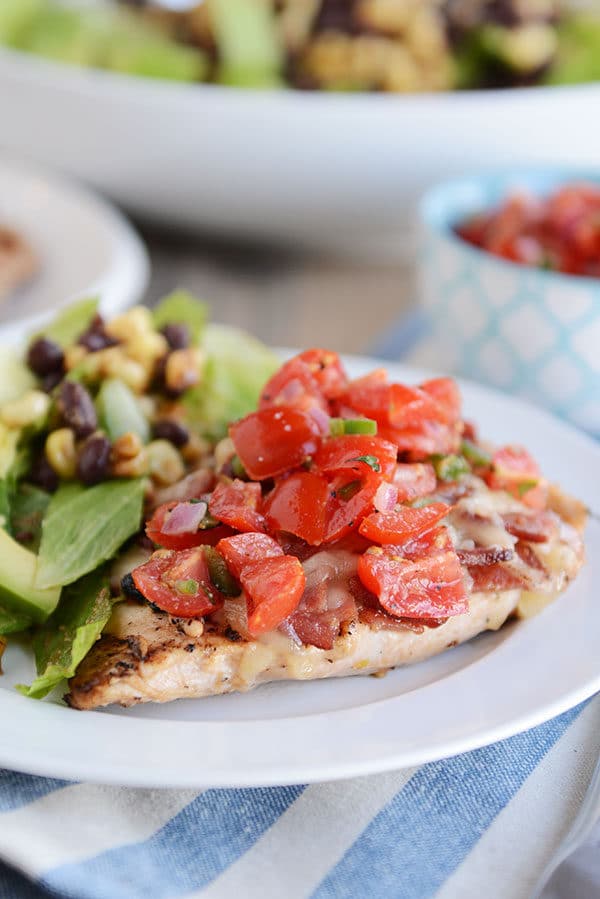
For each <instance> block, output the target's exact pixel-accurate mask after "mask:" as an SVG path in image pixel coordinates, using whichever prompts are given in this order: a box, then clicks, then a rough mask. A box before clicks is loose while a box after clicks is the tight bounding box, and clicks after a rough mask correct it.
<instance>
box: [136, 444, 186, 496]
mask: <svg viewBox="0 0 600 899" xmlns="http://www.w3.org/2000/svg"><path fill="white" fill-rule="evenodd" d="M146 450H147V453H148V458H149V460H150V477H151V478H152V480H153V481H155V482H156V483H157V484H160V485H162V486H165V487H166V486H168V485H169V484H174V483H175V482H176V481H179V480H181V478H182V477H183V476H184V474H185V468H184V465H183V459H182V458H181V453H180V452H178V450H176V449H175V447H174V446H173V444H172V443H169V441H168V440H153V441H152V443H149V444H148V446H147V447H146Z"/></svg>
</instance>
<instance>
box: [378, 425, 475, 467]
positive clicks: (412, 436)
mask: <svg viewBox="0 0 600 899" xmlns="http://www.w3.org/2000/svg"><path fill="white" fill-rule="evenodd" d="M379 436H381V437H384V438H385V439H386V440H389V441H390V442H391V443H395V444H396V446H397V447H398V452H399V453H401V454H402V455H403V456H404V458H406V459H408V460H410V461H412V462H422V461H424V460H425V459H428V458H429V457H430V456H448V455H450V454H451V453H456V452H457V451H458V449H459V447H460V437H461V434H460V427H459V425H456V426H454V427H451V426H450V425H445V424H441V423H440V422H438V421H425V422H423V423H422V425H421V426H420V427H419V428H391V427H387V426H386V425H380V427H379Z"/></svg>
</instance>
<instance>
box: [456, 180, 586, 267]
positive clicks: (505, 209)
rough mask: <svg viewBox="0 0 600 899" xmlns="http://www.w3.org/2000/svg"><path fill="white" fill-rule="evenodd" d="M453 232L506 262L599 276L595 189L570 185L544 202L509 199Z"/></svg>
mask: <svg viewBox="0 0 600 899" xmlns="http://www.w3.org/2000/svg"><path fill="white" fill-rule="evenodd" d="M456 231H457V234H458V235H459V236H460V237H462V239H463V240H466V241H467V242H468V243H471V244H474V245H475V246H476V247H479V248H481V249H483V250H487V251H488V252H490V253H493V254H494V255H496V256H501V257H503V258H504V259H508V260H510V261H511V262H519V263H521V264H524V265H532V266H535V267H537V268H547V269H554V270H557V271H561V272H564V273H566V274H572V275H587V276H594V277H598V276H600V261H599V260H600V189H599V188H598V186H597V185H595V184H586V183H582V184H569V185H566V186H565V187H561V188H560V189H559V190H557V191H556V192H555V193H554V194H552V195H550V196H549V197H547V198H536V197H530V196H527V195H525V194H514V195H513V196H510V197H508V198H507V199H506V200H505V201H504V202H503V203H502V204H501V205H500V206H499V207H498V208H496V209H492V210H490V211H489V212H486V213H483V214H480V215H477V216H475V217H473V218H472V219H470V220H468V221H467V222H465V223H463V224H461V225H460V226H459V227H458V228H457V229H456Z"/></svg>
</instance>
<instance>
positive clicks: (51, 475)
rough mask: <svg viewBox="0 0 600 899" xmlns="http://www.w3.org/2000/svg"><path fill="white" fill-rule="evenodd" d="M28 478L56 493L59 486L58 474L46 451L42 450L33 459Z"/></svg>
mask: <svg viewBox="0 0 600 899" xmlns="http://www.w3.org/2000/svg"><path fill="white" fill-rule="evenodd" d="M27 480H28V481H30V483H32V484H35V485H36V487H41V488H42V490H47V491H48V493H54V491H55V490H56V489H57V487H58V475H57V474H56V472H55V471H54V469H53V468H52V466H51V465H50V463H49V462H48V459H47V457H46V453H45V452H41V453H40V454H39V455H38V456H36V458H35V459H34V461H33V464H32V466H31V469H30V471H29V475H28V476H27Z"/></svg>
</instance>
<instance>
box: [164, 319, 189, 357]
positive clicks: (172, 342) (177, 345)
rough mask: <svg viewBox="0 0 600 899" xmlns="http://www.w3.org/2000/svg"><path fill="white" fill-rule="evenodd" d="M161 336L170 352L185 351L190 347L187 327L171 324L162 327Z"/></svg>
mask: <svg viewBox="0 0 600 899" xmlns="http://www.w3.org/2000/svg"><path fill="white" fill-rule="evenodd" d="M162 334H163V336H164V337H165V338H166V340H167V343H168V344H169V347H170V348H171V349H172V350H185V348H186V347H188V346H189V345H190V329H189V328H188V326H187V325H184V324H181V323H176V322H173V323H172V324H170V325H165V326H164V328H163V329H162Z"/></svg>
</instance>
